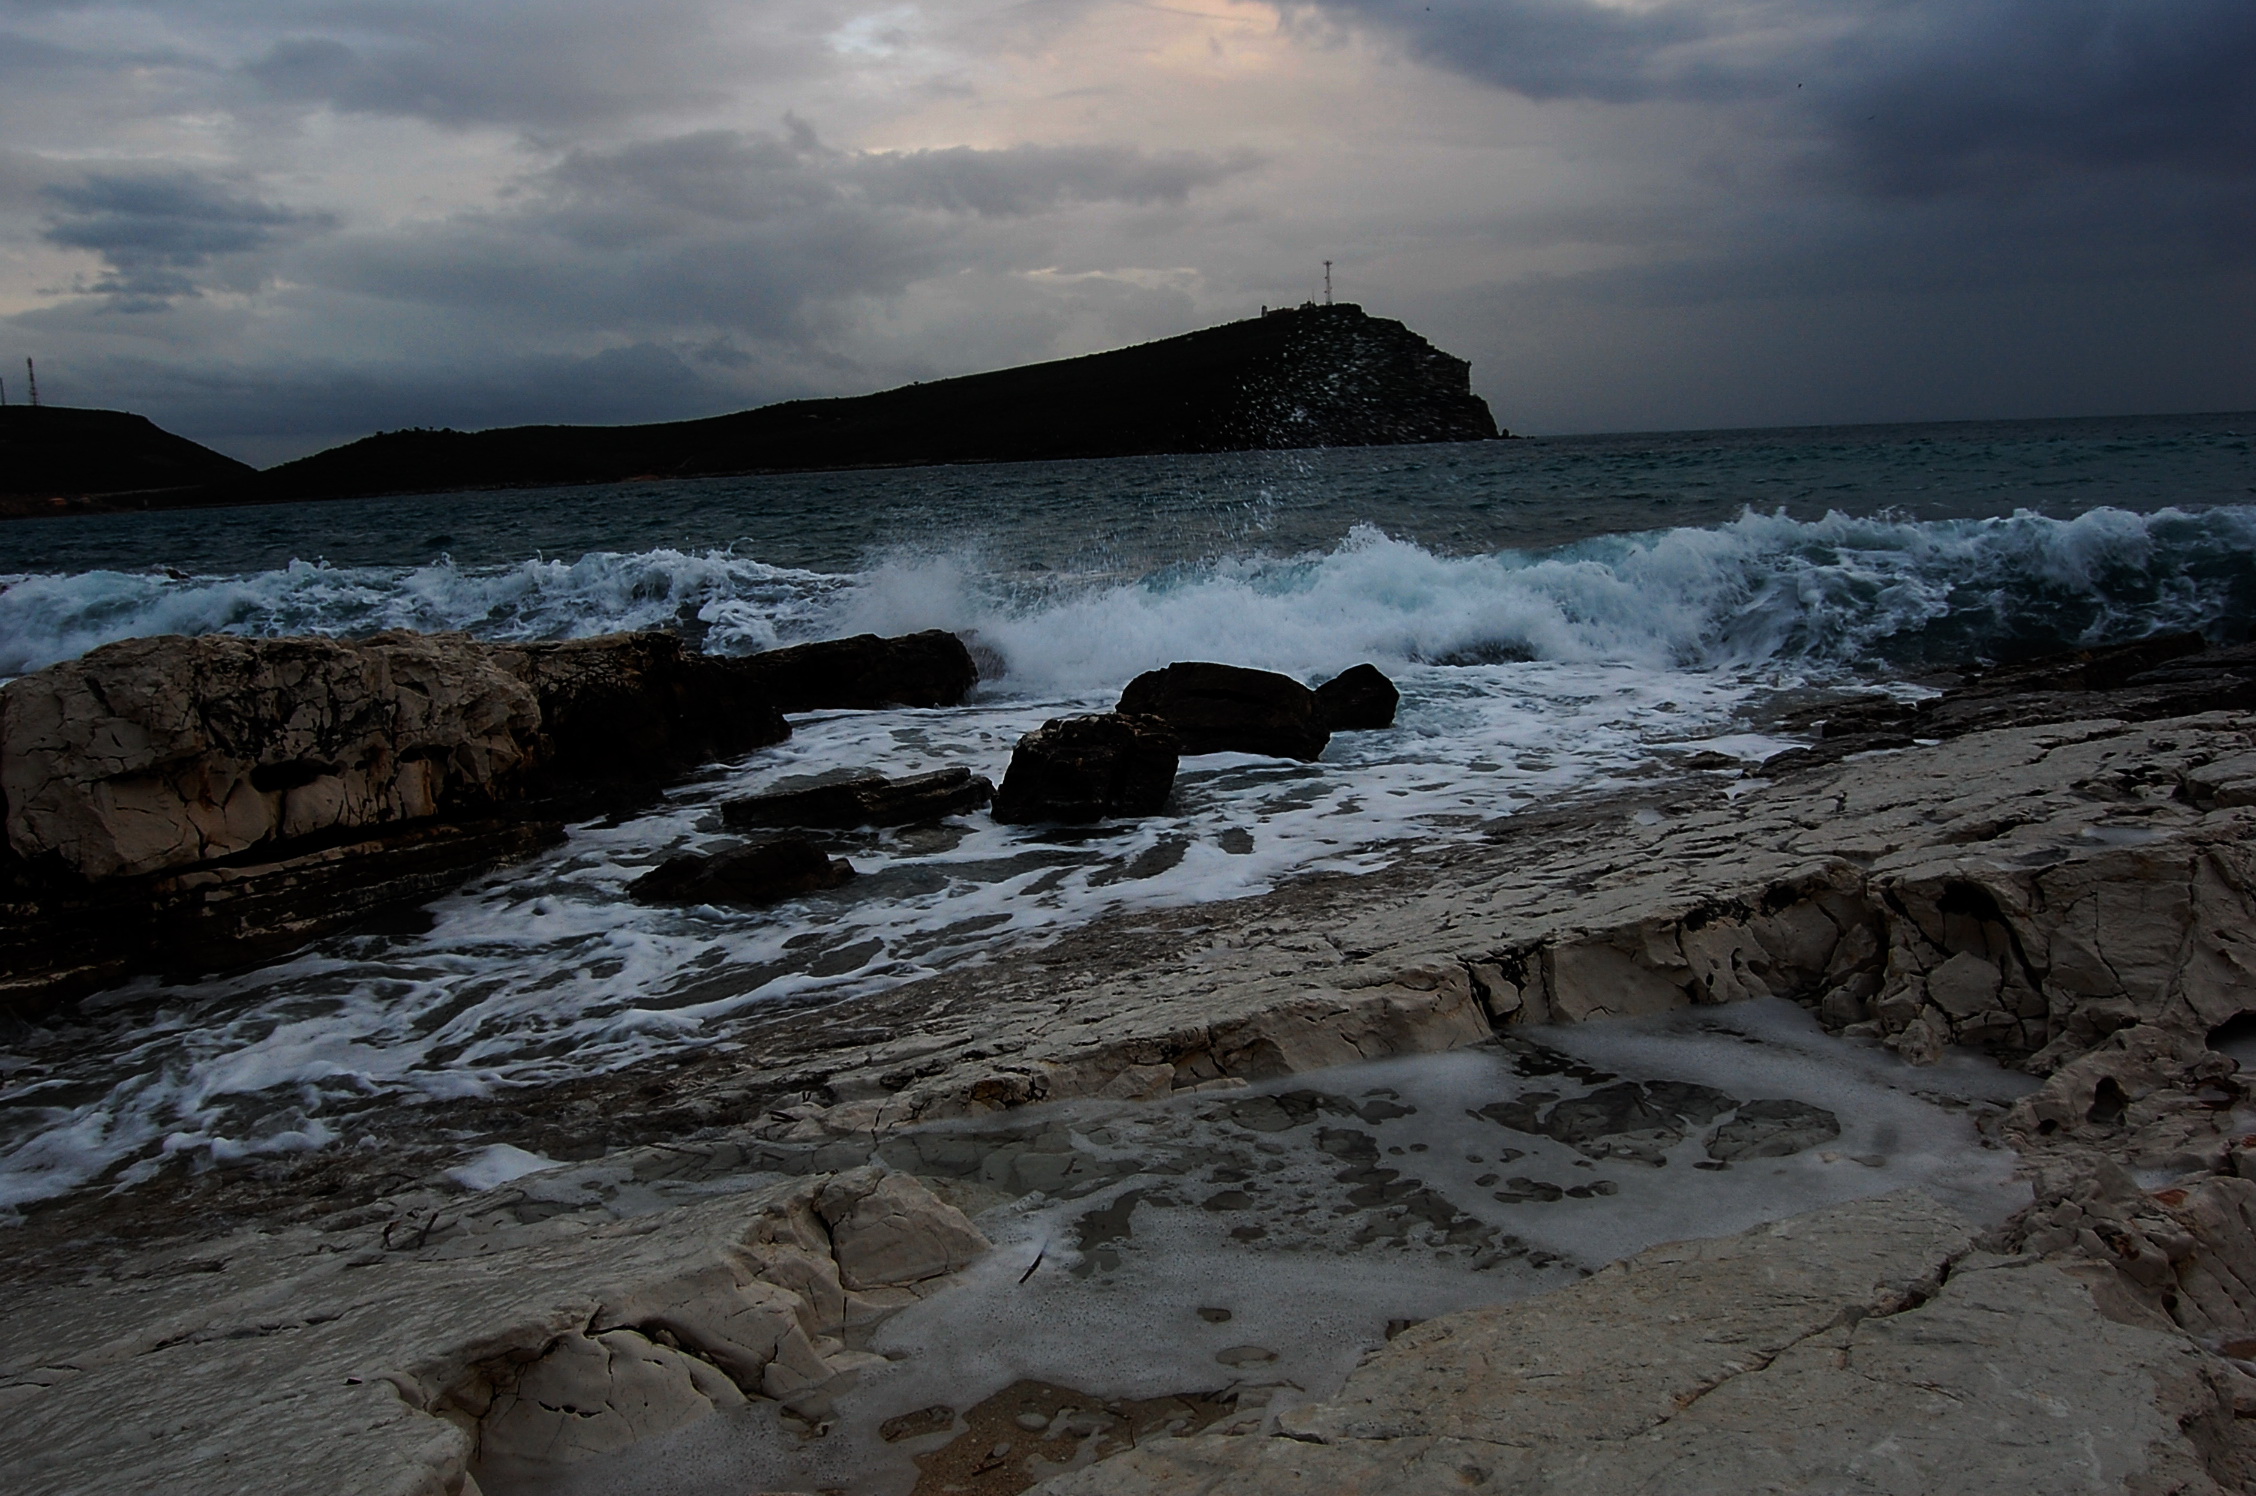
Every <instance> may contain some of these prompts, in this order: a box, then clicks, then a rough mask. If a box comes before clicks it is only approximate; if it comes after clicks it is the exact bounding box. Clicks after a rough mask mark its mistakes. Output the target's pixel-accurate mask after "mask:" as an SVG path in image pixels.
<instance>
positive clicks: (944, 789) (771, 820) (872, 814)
mask: <svg viewBox="0 0 2256 1496" xmlns="http://www.w3.org/2000/svg"><path fill="white" fill-rule="evenodd" d="M994 798H995V785H994V782H993V781H992V780H990V779H988V778H986V777H985V776H984V775H980V774H974V773H972V772H971V770H969V769H966V768H962V767H960V766H959V767H955V768H948V769H936V770H934V771H933V772H932V773H930V774H911V775H908V776H906V777H904V778H901V779H887V778H886V777H885V776H884V775H882V774H858V775H856V776H854V777H853V778H850V779H841V780H838V781H835V782H834V783H831V784H818V785H814V786H812V787H810V788H807V789H801V790H780V791H776V792H774V793H771V794H766V795H747V796H745V797H744V798H742V799H739V800H728V801H724V802H723V803H722V805H721V820H722V822H723V823H724V824H726V825H730V826H906V825H910V824H913V823H915V822H918V821H932V820H938V819H939V818H941V817H942V816H952V815H962V814H964V813H965V812H967V811H973V810H977V809H978V808H979V807H980V806H982V805H985V804H986V803H987V802H988V801H990V800H992V799H994Z"/></svg>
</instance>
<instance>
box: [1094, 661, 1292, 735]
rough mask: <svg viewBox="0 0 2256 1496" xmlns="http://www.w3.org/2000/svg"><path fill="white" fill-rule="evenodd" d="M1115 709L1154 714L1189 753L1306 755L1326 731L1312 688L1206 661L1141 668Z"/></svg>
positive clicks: (1265, 673) (1269, 673) (1272, 674)
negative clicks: (1140, 673) (1153, 668)
mask: <svg viewBox="0 0 2256 1496" xmlns="http://www.w3.org/2000/svg"><path fill="white" fill-rule="evenodd" d="M1115 710H1117V711H1120V712H1124V713H1129V714H1133V715H1141V716H1148V717H1157V718H1159V719H1160V720H1161V721H1163V722H1165V723H1166V724H1167V725H1168V727H1170V728H1171V729H1173V730H1174V733H1175V736H1176V738H1177V739H1178V740H1179V741H1180V742H1181V744H1182V751H1183V752H1184V753H1191V754H1197V753H1266V754H1270V755H1273V756H1275V757H1278V758H1299V759H1312V758H1315V757H1316V756H1317V755H1318V754H1320V753H1322V752H1323V751H1324V743H1325V740H1326V739H1327V738H1328V737H1329V736H1330V734H1329V733H1328V732H1327V731H1326V730H1325V729H1324V727H1323V726H1322V725H1321V724H1320V723H1319V722H1318V721H1317V718H1316V693H1315V692H1313V691H1311V690H1309V689H1308V688H1307V687H1306V686H1304V685H1302V684H1301V683H1300V682H1299V681H1296V680H1294V679H1293V678H1292V677H1291V676H1289V675H1279V674H1277V673H1276V672H1274V671H1270V670H1248V669H1245V668H1244V667H1242V666H1238V665H1216V664H1211V663H1208V662H1206V661H1188V662H1182V663H1178V664H1173V665H1169V666H1167V667H1166V668H1165V669H1163V670H1147V671H1145V672H1144V673H1143V674H1142V675H1139V676H1137V677H1136V678H1135V679H1134V680H1132V681H1130V682H1129V683H1128V689H1127V690H1125V691H1123V692H1121V693H1120V705H1119V706H1118V707H1117V708H1115Z"/></svg>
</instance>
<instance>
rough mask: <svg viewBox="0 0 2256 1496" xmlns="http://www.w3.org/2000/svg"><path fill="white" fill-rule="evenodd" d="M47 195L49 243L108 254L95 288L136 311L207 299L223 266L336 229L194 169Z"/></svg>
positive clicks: (98, 179)
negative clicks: (195, 298)
mask: <svg viewBox="0 0 2256 1496" xmlns="http://www.w3.org/2000/svg"><path fill="white" fill-rule="evenodd" d="M40 195H41V196H42V197H43V198H45V199H46V200H47V202H48V203H49V204H50V205H52V206H51V209H50V216H49V218H48V222H47V226H46V228H45V229H44V230H43V232H42V234H41V237H42V238H44V239H46V240H47V242H48V243H50V244H55V245H60V246H62V247H64V248H66V249H85V250H92V251H93V252H94V253H95V254H97V255H99V256H100V257H101V259H102V263H103V265H104V267H105V270H104V273H103V275H102V276H101V277H100V279H98V280H96V281H95V282H93V283H92V284H91V285H89V286H87V287H86V288H85V289H86V290H87V291H89V292H91V293H93V294H96V295H100V296H106V297H109V298H110V299H111V301H112V303H113V305H115V306H117V307H118V308H119V309H121V310H126V311H145V310H153V309H155V308H158V307H162V306H164V305H167V304H168V303H169V302H171V301H172V300H173V299H175V298H178V297H183V296H196V295H200V294H201V293H202V291H203V290H204V289H205V288H206V286H207V285H210V284H213V283H214V282H215V280H217V279H219V278H220V277H216V276H215V275H214V274H213V273H212V272H213V271H214V267H215V266H217V265H219V264H220V263H221V262H223V261H226V260H228V259H230V258H232V257H235V256H240V255H244V254H248V253H250V252H252V251H256V250H262V249H266V248H268V247H269V246H272V245H274V244H276V243H278V242H281V241H282V240H284V239H287V238H294V237H296V236H297V235H299V234H302V233H304V232H306V231H307V230H309V229H315V228H320V227H325V226H327V224H328V222H329V220H328V219H327V218H325V217H324V216H322V215H320V214H312V213H301V212H298V211H296V210H294V209H290V208H285V207H282V206H280V205H278V204H275V203H269V202H266V201H263V200H261V199H259V198H257V197H253V196H250V195H248V194H246V193H243V192H240V191H238V190H236V189H234V188H232V187H229V186H227V185H226V184H224V183H220V182H215V181H212V180H210V179H209V178H206V177H202V176H199V175H196V174H195V173H192V172H186V171H145V172H127V173H106V172H89V173H88V174H87V175H86V176H85V177H84V178H83V179H81V180H80V181H77V182H74V183H51V184H49V185H47V186H45V187H43V188H41V189H40Z"/></svg>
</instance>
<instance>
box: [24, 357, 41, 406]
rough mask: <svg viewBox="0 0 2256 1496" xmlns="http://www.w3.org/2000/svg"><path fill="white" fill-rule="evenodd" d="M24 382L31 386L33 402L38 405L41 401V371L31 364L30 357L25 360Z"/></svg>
mask: <svg viewBox="0 0 2256 1496" xmlns="http://www.w3.org/2000/svg"><path fill="white" fill-rule="evenodd" d="M24 382H25V383H27V384H29V385H30V386H31V403H32V404H34V405H37V404H38V403H39V371H38V370H37V369H35V368H33V367H32V366H31V360H30V359H28V358H27V359H25V360H24Z"/></svg>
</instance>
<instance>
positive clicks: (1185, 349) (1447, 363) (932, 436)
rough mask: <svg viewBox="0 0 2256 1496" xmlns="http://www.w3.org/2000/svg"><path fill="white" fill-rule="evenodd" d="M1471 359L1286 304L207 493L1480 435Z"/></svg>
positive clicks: (340, 465) (299, 493)
mask: <svg viewBox="0 0 2256 1496" xmlns="http://www.w3.org/2000/svg"><path fill="white" fill-rule="evenodd" d="M1470 368H1471V366H1470V365H1469V364H1467V363H1466V362H1465V361H1464V360H1462V359H1458V358H1453V357H1451V356H1450V355H1449V354H1447V353H1444V352H1442V351H1441V350H1440V349H1438V348H1435V347H1434V346H1433V345H1432V344H1431V343H1428V342H1427V341H1426V340H1425V339H1424V338H1422V337H1420V336H1418V335H1417V334H1416V333H1414V332H1412V331H1411V330H1410V329H1409V328H1407V327H1405V326H1403V324H1401V323H1400V322H1394V321H1389V320H1385V319H1382V318H1375V317H1370V316H1366V315H1365V314H1364V313H1363V310H1362V309H1361V308H1360V307H1355V306H1347V305H1341V306H1329V307H1326V306H1306V307H1294V308H1288V309H1284V310H1280V311H1277V312H1272V313H1270V314H1268V315H1267V316H1264V317H1259V318H1253V319H1249V320H1246V321H1242V322H1232V323H1226V324H1224V325H1223V326H1220V327H1212V328H1207V329H1205V330H1203V331H1200V332H1194V333H1186V334H1184V335H1183V336H1180V337H1174V338H1167V339H1164V340H1162V341H1160V342H1156V343H1146V344H1142V345H1140V346H1138V347H1134V348H1123V349H1119V350H1117V351H1114V352H1109V353H1097V354H1090V355H1088V356H1086V357H1082V358H1073V359H1064V360H1060V361H1058V362H1055V363H1047V364H1032V365H1027V366H1025V367H1022V368H1016V369H1003V370H999V371H996V372H994V373H988V374H973V375H968V376H965V377H962V378H958V379H944V380H938V381H935V382H933V383H930V384H913V385H907V386H904V387H902V388H900V389H894V390H887V391H884V392H883V393H880V394H874V395H861V396H854V397H850V398H844V399H833V400H794V401H789V402H787V403H784V404H781V405H770V406H765V407H762V408H760V409H757V410H748V411H742V412H739V413H737V414H733V415H725V416H714V417H711V418H708V419H705V420H697V421H674V422H667V423H664V424H659V425H648V426H519V427H509V428H504V429H499V430H493V431H480V432H461V431H445V430H439V431H426V430H416V431H392V432H385V433H383V434H381V435H377V436H371V437H368V438H365V439H364V440H361V441H357V442H353V443H351V444H349V445H346V446H342V447H336V448H332V449H331V450H329V451H326V452H319V453H316V454H314V455H313V456H311V457H306V458H301V459H300V460H298V461H296V462H290V463H285V464H283V465H281V466H280V467H276V468H270V469H268V470H267V471H265V472H263V473H260V474H258V475H257V476H256V477H255V478H250V479H247V480H246V481H244V482H242V483H239V484H229V485H227V486H226V487H225V488H224V489H223V490H221V491H219V492H217V493H215V494H214V495H213V496H212V500H213V501H216V502H238V503H240V502H258V501H267V502H273V501H282V500H292V499H316V498H345V497H352V496H359V495H371V494H383V493H416V492H426V493H427V492H439V491H445V490H449V489H470V488H527V487H538V486H544V485H549V484H566V483H601V482H614V481H618V480H622V479H629V478H644V477H667V478H676V477H690V476H695V475H700V474H715V473H744V472H790V471H803V470H816V469H829V468H857V467H896V466H912V465H919V464H926V463H952V462H1013V461H1030V460H1040V459H1055V458H1071V457H1120V456H1130V455H1135V454H1140V453H1155V452H1225V451H1244V450H1252V449H1262V448H1289V447H1323V446H1370V445H1383V444H1390V443H1397V442H1432V441H1474V440H1480V439H1484V438H1488V437H1493V436H1496V435H1497V434H1498V431H1497V427H1496V422H1495V419H1494V417H1492V416H1491V415H1490V414H1489V410H1488V405H1487V403H1486V402H1485V401H1483V400H1482V399H1480V397H1478V396H1477V395H1475V394H1473V393H1472V387H1471V381H1470V378H1469V374H1470Z"/></svg>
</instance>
